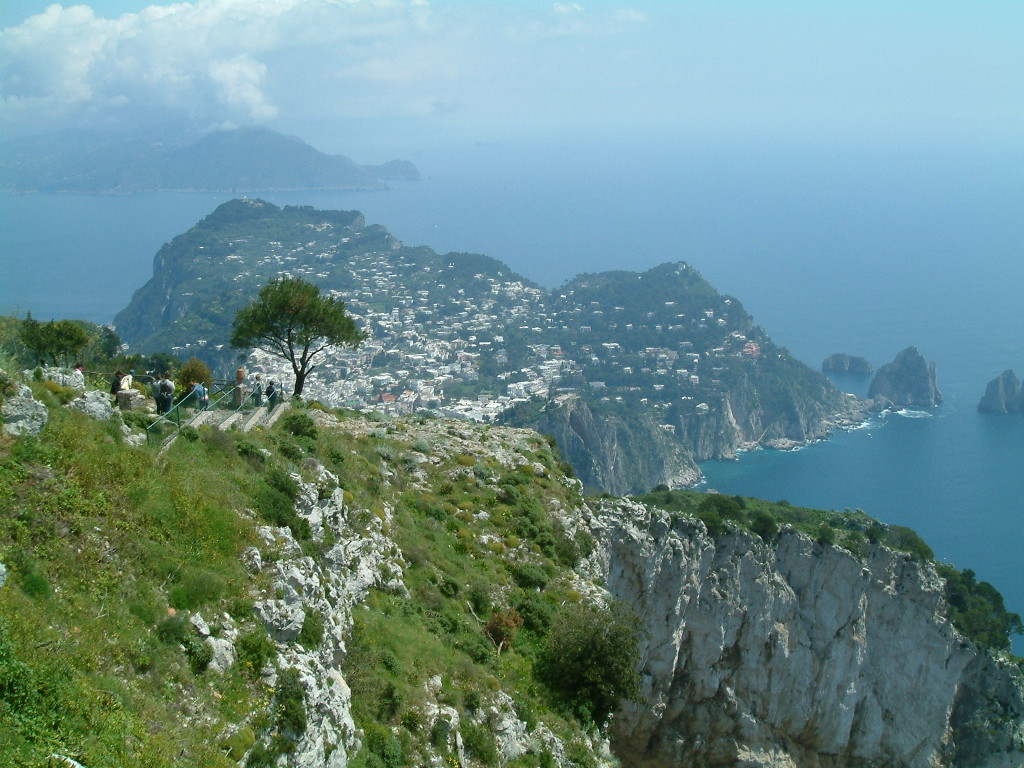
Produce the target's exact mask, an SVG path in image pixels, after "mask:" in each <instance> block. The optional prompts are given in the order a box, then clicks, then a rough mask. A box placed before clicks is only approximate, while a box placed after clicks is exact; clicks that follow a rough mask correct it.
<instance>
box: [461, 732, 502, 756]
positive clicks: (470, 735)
mask: <svg viewBox="0 0 1024 768" xmlns="http://www.w3.org/2000/svg"><path fill="white" fill-rule="evenodd" d="M459 733H460V734H462V743H463V744H464V745H465V747H466V749H467V750H468V751H469V754H470V756H471V757H473V758H474V759H475V760H478V761H479V762H481V763H482V764H483V765H497V764H498V747H497V744H496V743H495V741H494V734H493V733H491V731H490V729H489V728H486V727H485V726H482V725H476V724H475V723H469V722H464V723H463V724H462V725H461V726H460V727H459Z"/></svg>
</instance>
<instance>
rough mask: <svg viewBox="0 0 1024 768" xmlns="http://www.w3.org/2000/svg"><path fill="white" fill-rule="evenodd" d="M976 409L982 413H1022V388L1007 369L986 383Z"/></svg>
mask: <svg viewBox="0 0 1024 768" xmlns="http://www.w3.org/2000/svg"><path fill="white" fill-rule="evenodd" d="M978 410H979V411H981V412H982V413H1024V389H1022V388H1021V385H1020V381H1018V380H1017V377H1016V376H1015V375H1014V373H1013V371H1011V370H1009V369H1007V370H1005V371H1003V372H1002V373H1001V374H999V375H998V376H996V377H995V378H994V379H992V381H990V382H989V383H988V386H987V387H986V388H985V394H984V395H982V398H981V402H979V403H978Z"/></svg>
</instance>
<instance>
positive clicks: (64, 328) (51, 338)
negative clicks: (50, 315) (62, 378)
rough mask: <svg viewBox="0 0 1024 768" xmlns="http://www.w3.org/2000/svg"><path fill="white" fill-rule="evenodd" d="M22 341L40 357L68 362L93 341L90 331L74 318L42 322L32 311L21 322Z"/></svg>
mask: <svg viewBox="0 0 1024 768" xmlns="http://www.w3.org/2000/svg"><path fill="white" fill-rule="evenodd" d="M20 335H21V343H22V344H24V345H25V346H26V347H27V348H28V349H30V350H31V351H32V352H34V353H35V354H36V355H38V356H39V357H41V358H43V359H46V358H50V359H51V360H52V361H55V362H63V363H65V364H67V362H68V359H69V358H71V357H73V356H74V355H76V354H78V353H79V352H80V351H81V350H82V349H84V348H85V347H86V346H88V344H89V342H90V341H92V337H91V336H90V335H89V333H88V332H87V331H86V330H85V329H84V328H83V327H82V326H81V325H79V324H78V323H76V322H75V321H73V320H50V321H48V322H45V323H40V322H39V321H38V320H35V319H34V318H33V317H32V315H31V313H30V314H29V315H28V316H27V317H26V318H25V319H24V320H23V321H22V323H21V334H20Z"/></svg>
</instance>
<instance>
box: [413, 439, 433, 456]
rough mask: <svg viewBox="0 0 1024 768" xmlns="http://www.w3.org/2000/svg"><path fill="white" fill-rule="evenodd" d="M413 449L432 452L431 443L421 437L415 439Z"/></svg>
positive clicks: (419, 451) (418, 451) (420, 451)
mask: <svg viewBox="0 0 1024 768" xmlns="http://www.w3.org/2000/svg"><path fill="white" fill-rule="evenodd" d="M412 449H413V450H414V451H416V452H417V453H430V443H429V442H428V441H426V440H424V439H423V438H422V437H420V438H417V439H416V440H413V442H412Z"/></svg>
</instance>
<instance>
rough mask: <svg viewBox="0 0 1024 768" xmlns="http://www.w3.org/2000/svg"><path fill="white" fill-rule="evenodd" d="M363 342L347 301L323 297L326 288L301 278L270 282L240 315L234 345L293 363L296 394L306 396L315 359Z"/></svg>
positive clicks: (233, 340)
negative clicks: (336, 348)
mask: <svg viewBox="0 0 1024 768" xmlns="http://www.w3.org/2000/svg"><path fill="white" fill-rule="evenodd" d="M362 340H363V334H362V333H361V332H360V331H359V330H358V329H357V328H356V325H355V321H353V320H352V318H351V317H350V316H349V315H348V314H347V313H346V312H345V302H343V301H341V300H340V299H336V298H334V297H332V296H321V295H320V289H319V288H318V287H317V286H315V285H313V284H312V283H309V282H306V281H305V280H302V279H300V278H292V277H286V278H279V279H276V280H272V281H271V282H269V283H267V284H266V285H265V286H263V288H262V289H261V290H260V293H259V296H258V298H256V299H255V300H253V301H251V302H250V303H249V304H247V305H245V306H244V307H242V309H240V310H239V311H238V314H236V315H235V320H234V323H233V325H232V332H231V346H232V347H235V348H236V349H250V348H253V347H255V348H257V349H262V350H263V351H264V352H267V353H269V354H272V355H276V356H277V357H280V358H282V359H283V360H287V361H288V362H289V363H290V364H291V366H292V372H293V373H294V374H295V394H296V395H301V394H302V388H303V386H304V385H305V382H306V377H307V376H308V375H309V374H310V373H312V372H313V370H314V369H315V366H314V365H313V364H312V363H313V359H314V358H315V357H316V356H317V355H318V354H320V353H321V352H323V351H324V350H325V349H326V348H327V347H330V346H340V347H355V346H357V345H358V344H359V342H360V341H362Z"/></svg>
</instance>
